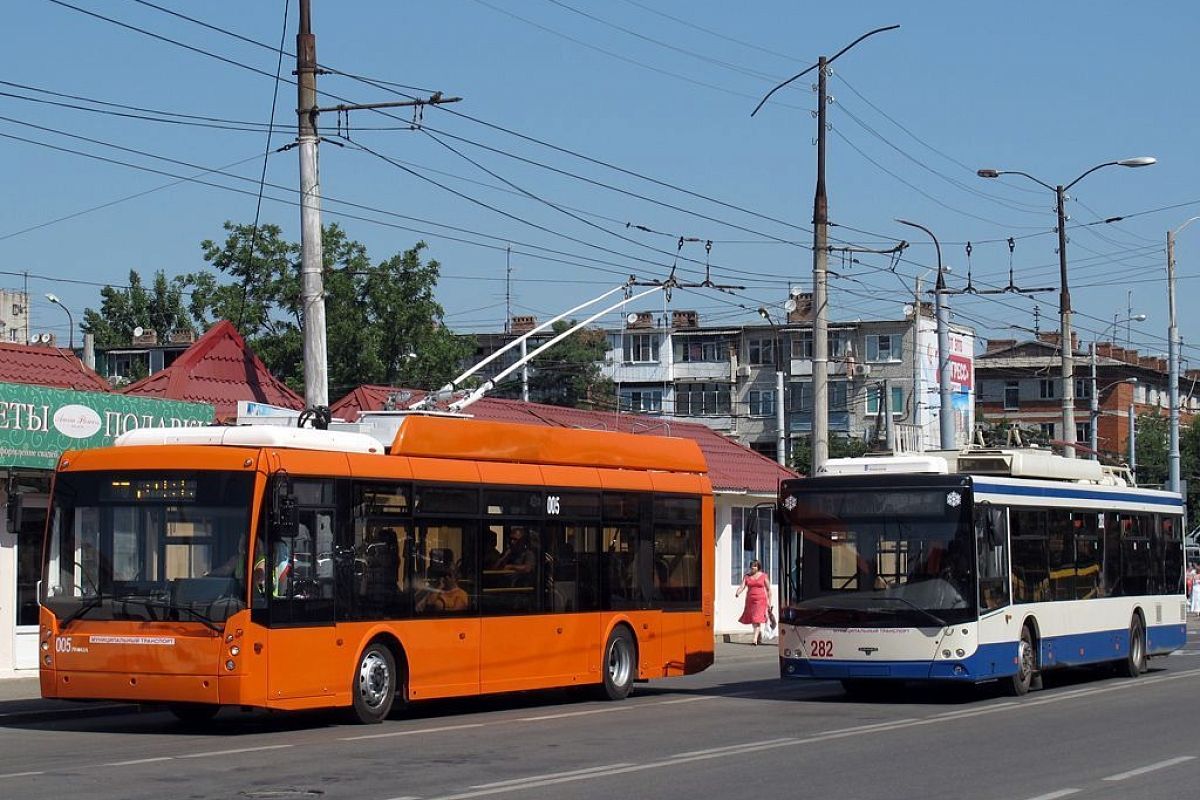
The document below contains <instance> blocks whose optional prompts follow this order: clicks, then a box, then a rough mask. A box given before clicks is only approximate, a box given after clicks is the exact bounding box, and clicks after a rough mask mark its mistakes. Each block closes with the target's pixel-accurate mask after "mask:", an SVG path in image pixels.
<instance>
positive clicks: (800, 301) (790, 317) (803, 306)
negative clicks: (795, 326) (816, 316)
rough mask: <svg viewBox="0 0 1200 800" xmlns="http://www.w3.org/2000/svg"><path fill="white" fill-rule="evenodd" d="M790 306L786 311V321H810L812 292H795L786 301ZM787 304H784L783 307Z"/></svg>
mask: <svg viewBox="0 0 1200 800" xmlns="http://www.w3.org/2000/svg"><path fill="white" fill-rule="evenodd" d="M787 305H790V306H792V308H791V309H790V310H789V311H788V313H787V321H788V322H811V321H812V318H813V296H812V292H797V293H796V294H794V295H793V296H792V298H791V299H790V300H789V301H788V303H787ZM786 307H787V306H786V305H785V308H786Z"/></svg>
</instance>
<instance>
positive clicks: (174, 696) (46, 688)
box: [40, 669, 243, 705]
mask: <svg viewBox="0 0 1200 800" xmlns="http://www.w3.org/2000/svg"><path fill="white" fill-rule="evenodd" d="M40 680H41V690H42V696H43V697H52V698H58V699H63V700H101V699H102V700H127V701H130V702H135V703H168V702H170V703H206V704H211V705H218V704H219V705H239V704H241V703H242V702H243V699H242V695H243V691H242V690H243V686H242V683H243V679H242V677H241V676H238V675H229V676H221V677H219V678H218V677H217V676H216V675H153V674H140V673H132V672H131V673H117V672H84V671H79V670H52V669H43V670H42V671H41V674H40Z"/></svg>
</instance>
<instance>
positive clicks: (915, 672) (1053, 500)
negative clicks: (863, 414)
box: [779, 449, 1187, 695]
mask: <svg viewBox="0 0 1200 800" xmlns="http://www.w3.org/2000/svg"><path fill="white" fill-rule="evenodd" d="M1129 483H1130V481H1129V480H1128V472H1127V471H1125V470H1122V469H1116V468H1110V467H1105V466H1102V465H1100V464H1099V463H1098V462H1095V461H1086V460H1075V459H1067V458H1064V457H1062V456H1057V455H1053V454H1051V453H1050V452H1048V451H1046V450H1037V449H1015V450H981V449H969V450H963V451H961V452H940V451H939V452H937V453H921V454H910V455H896V456H865V457H861V458H846V459H832V460H830V461H829V462H828V463H827V466H826V470H825V472H824V473H823V474H821V475H819V476H817V477H812V478H803V479H797V480H789V481H784V482H783V484H782V485H781V487H780V495H779V514H780V518H781V520H782V522H783V528H782V536H783V542H782V547H781V548H780V550H781V558H782V567H781V575H782V578H781V580H780V586H781V593H782V602H781V604H780V610H781V614H780V616H781V619H780V636H779V648H780V650H779V654H780V670H781V674H782V675H783V677H785V678H817V679H825V680H828V679H837V680H841V681H842V683H843V685H844V686H845V688H846V690H847V691H848V692H851V693H857V692H863V691H868V690H878V689H879V688H881V687H884V686H887V685H888V683H889V682H895V681H912V680H926V681H928V680H934V681H957V682H968V683H970V682H983V681H995V680H999V681H1002V682H1003V686H1004V688H1005V689H1007V690H1008V691H1009V692H1010V693H1012V694H1016V695H1021V694H1025V693H1026V692H1028V691H1029V689H1030V688H1031V687H1037V685H1038V683H1039V681H1040V675H1041V674H1042V673H1043V672H1045V671H1046V670H1049V669H1053V668H1056V667H1068V666H1079V665H1085V664H1099V663H1104V662H1111V663H1113V664H1114V665H1115V666H1116V667H1117V670H1118V671H1119V672H1120V673H1121V674H1123V675H1127V676H1129V677H1135V676H1137V675H1139V674H1140V673H1142V672H1143V671H1144V670H1145V669H1146V660H1147V658H1149V657H1150V656H1155V655H1165V654H1167V653H1170V652H1171V651H1172V650H1175V649H1176V648H1179V647H1181V646H1182V645H1183V644H1184V640H1185V637H1186V623H1187V617H1186V615H1187V606H1186V602H1185V598H1184V594H1183V571H1184V565H1183V557H1184V551H1183V503H1182V500H1181V498H1180V496H1179V495H1178V494H1175V493H1172V492H1164V491H1157V490H1152V489H1141V488H1137V487H1134V486H1131V485H1129Z"/></svg>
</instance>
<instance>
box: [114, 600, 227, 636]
mask: <svg viewBox="0 0 1200 800" xmlns="http://www.w3.org/2000/svg"><path fill="white" fill-rule="evenodd" d="M120 599H121V600H132V601H133V602H135V603H141V604H142V605H144V606H145V607H146V609H147V610H149V609H151V608H161V609H165V610H167V611H175V612H180V611H183V612H185V613H188V614H191V615H192V617H194V618H195V619H196V621H197V622H200V623H202V624H203V625H204V627H206V628H208V629H210V630H213V631H215V632H217V633H224V629H223V628H222V627H221V626H220V625H218V624H217V622H216V620H214V619H213V618H212V617H210V616H208V615H207V614H201V613H200V612H199V611H197V610H196V609H194V608H192V607H191V606H177V605H174V604H173V603H168V602H165V601H163V600H155V599H154V598H151V597H134V596H127V597H122V598H120ZM154 621H155V622H157V621H158V620H154Z"/></svg>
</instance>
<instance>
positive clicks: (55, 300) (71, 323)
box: [46, 292, 75, 350]
mask: <svg viewBox="0 0 1200 800" xmlns="http://www.w3.org/2000/svg"><path fill="white" fill-rule="evenodd" d="M46 299H47V300H49V301H50V302H51V303H53V304H54V305H56V306H58V307H59V308H61V309H62V310H63V311H65V312H67V324H68V325H69V326H70V332H69V333H68V334H67V338H68V340H69V341H70V344H68V345H67V347H68V348H70V349H71V350H74V349H75V318H74V317H72V316H71V309H69V308H67V307H66V306H65V305H63V301H62V300H59V299H58V295H56V294H51V293H49V292H47V293H46Z"/></svg>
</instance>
